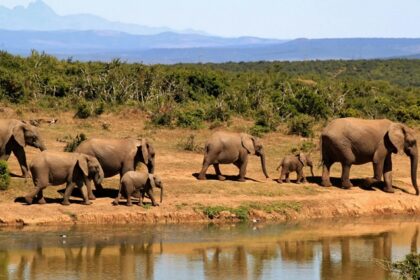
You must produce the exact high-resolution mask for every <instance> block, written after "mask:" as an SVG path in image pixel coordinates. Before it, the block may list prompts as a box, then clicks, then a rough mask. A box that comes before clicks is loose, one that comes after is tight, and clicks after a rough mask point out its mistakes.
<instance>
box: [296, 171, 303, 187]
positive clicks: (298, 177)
mask: <svg viewBox="0 0 420 280" xmlns="http://www.w3.org/2000/svg"><path fill="white" fill-rule="evenodd" d="M296 175H297V176H296V184H300V183H302V170H296Z"/></svg>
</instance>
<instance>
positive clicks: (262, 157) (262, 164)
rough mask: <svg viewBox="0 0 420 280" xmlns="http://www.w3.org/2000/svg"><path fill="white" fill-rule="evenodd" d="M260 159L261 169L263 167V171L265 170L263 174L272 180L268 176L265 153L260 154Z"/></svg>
mask: <svg viewBox="0 0 420 280" xmlns="http://www.w3.org/2000/svg"><path fill="white" fill-rule="evenodd" d="M260 159H261V167H262V170H263V173H264V175H265V177H266V178H270V176H268V173H267V169H266V167H265V154H264V152H261V153H260Z"/></svg>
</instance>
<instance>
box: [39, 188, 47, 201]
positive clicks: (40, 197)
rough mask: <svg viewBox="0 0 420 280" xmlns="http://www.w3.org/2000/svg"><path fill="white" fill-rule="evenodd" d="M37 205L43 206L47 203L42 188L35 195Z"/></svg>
mask: <svg viewBox="0 0 420 280" xmlns="http://www.w3.org/2000/svg"><path fill="white" fill-rule="evenodd" d="M37 200H38V204H45V203H47V202H46V201H45V198H44V188H41V189H40V190H39V192H38V195H37Z"/></svg>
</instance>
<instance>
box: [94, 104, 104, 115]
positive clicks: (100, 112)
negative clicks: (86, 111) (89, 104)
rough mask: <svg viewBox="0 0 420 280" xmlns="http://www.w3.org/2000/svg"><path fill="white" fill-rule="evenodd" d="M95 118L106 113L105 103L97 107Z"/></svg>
mask: <svg viewBox="0 0 420 280" xmlns="http://www.w3.org/2000/svg"><path fill="white" fill-rule="evenodd" d="M94 111H95V112H94V113H95V116H100V115H102V114H103V113H104V112H105V104H104V103H103V102H100V103H99V104H98V106H96V107H95V110H94Z"/></svg>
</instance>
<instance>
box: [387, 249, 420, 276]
mask: <svg viewBox="0 0 420 280" xmlns="http://www.w3.org/2000/svg"><path fill="white" fill-rule="evenodd" d="M391 269H392V270H393V271H395V272H397V273H398V274H399V276H400V277H401V279H404V280H411V279H412V280H417V279H420V254H416V253H411V254H409V255H406V256H405V259H404V260H402V261H398V262H394V263H392V264H391Z"/></svg>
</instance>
